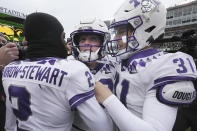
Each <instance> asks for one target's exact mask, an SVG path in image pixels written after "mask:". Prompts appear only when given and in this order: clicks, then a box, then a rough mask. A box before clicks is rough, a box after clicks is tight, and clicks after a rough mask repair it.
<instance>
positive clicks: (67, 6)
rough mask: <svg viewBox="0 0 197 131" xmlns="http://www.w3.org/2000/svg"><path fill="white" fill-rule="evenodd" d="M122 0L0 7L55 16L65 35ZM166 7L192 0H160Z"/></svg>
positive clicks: (5, 0) (25, 1) (42, 0)
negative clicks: (83, 19) (85, 19)
mask: <svg viewBox="0 0 197 131" xmlns="http://www.w3.org/2000/svg"><path fill="white" fill-rule="evenodd" d="M123 1H124V0H0V7H4V8H8V9H11V10H16V11H19V12H23V13H25V14H29V13H32V12H35V11H40V12H45V13H49V14H52V15H54V16H56V17H57V18H58V19H59V20H60V21H61V22H62V24H63V26H64V28H65V32H66V33H67V37H68V36H69V34H70V33H71V32H72V31H73V29H74V26H75V25H77V24H78V23H79V21H80V19H81V18H86V17H87V18H95V17H96V18H99V19H101V20H108V19H110V18H112V17H113V14H114V13H115V11H116V10H117V9H118V8H119V6H120V4H121V3H122V2H123ZM161 1H162V2H163V3H164V4H165V5H166V7H170V6H174V5H175V4H180V3H182V2H189V1H192V0H161Z"/></svg>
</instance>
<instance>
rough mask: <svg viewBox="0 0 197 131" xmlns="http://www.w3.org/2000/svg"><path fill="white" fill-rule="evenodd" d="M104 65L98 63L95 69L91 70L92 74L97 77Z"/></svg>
mask: <svg viewBox="0 0 197 131" xmlns="http://www.w3.org/2000/svg"><path fill="white" fill-rule="evenodd" d="M104 65H105V64H103V63H98V64H97V65H96V67H95V68H94V69H91V70H90V71H91V73H92V74H93V75H95V74H96V73H97V72H98V71H99V70H100V69H101V68H102V67H103V66H104Z"/></svg>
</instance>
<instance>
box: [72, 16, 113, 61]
mask: <svg viewBox="0 0 197 131" xmlns="http://www.w3.org/2000/svg"><path fill="white" fill-rule="evenodd" d="M84 34H90V35H92V34H94V35H97V36H99V38H100V39H101V44H100V45H99V48H98V50H97V51H96V52H93V51H91V47H95V45H79V36H80V35H84ZM70 37H71V38H72V43H73V48H72V49H73V54H74V56H75V58H77V59H79V60H80V61H83V62H93V61H96V60H98V59H100V58H103V57H104V55H105V54H106V53H105V49H104V48H105V47H106V43H107V42H108V41H109V40H110V34H109V31H108V28H107V26H106V24H105V23H104V22H103V21H101V20H98V19H92V20H83V21H81V22H80V24H79V25H78V26H76V28H75V30H74V31H73V32H72V33H71V34H70ZM80 47H90V50H89V51H80ZM97 47H98V46H97Z"/></svg>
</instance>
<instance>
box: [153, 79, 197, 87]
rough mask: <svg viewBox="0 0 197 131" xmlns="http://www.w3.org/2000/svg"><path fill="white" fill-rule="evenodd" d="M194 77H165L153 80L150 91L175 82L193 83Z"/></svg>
mask: <svg viewBox="0 0 197 131" xmlns="http://www.w3.org/2000/svg"><path fill="white" fill-rule="evenodd" d="M194 80H195V78H194V77H188V76H167V77H163V78H159V79H156V80H154V84H155V85H154V86H153V87H152V88H151V89H150V90H152V89H156V88H157V87H161V86H165V85H167V84H172V83H174V82H177V81H194Z"/></svg>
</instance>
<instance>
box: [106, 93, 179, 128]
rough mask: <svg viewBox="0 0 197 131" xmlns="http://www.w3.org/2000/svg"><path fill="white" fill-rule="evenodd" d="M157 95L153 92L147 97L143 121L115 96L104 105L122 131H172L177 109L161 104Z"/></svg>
mask: <svg viewBox="0 0 197 131" xmlns="http://www.w3.org/2000/svg"><path fill="white" fill-rule="evenodd" d="M155 94H156V93H155V90H152V93H150V94H149V95H147V97H146V99H145V102H144V107H143V117H142V119H141V118H139V117H137V116H136V115H134V114H133V113H131V112H130V111H129V110H128V109H127V108H126V107H125V106H124V105H123V104H122V103H121V102H120V101H119V99H118V98H117V97H115V96H114V95H111V96H110V97H109V98H107V99H106V100H105V101H104V103H103V105H104V106H105V108H106V110H107V111H108V113H109V114H110V116H111V117H112V119H113V121H114V122H115V124H116V125H117V126H118V128H119V129H120V130H121V131H170V130H172V128H173V124H174V121H175V119H176V112H177V108H176V107H172V106H168V105H165V104H162V103H160V102H159V101H158V100H157V99H156V96H155ZM169 116H170V117H169ZM158 120H159V121H158Z"/></svg>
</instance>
